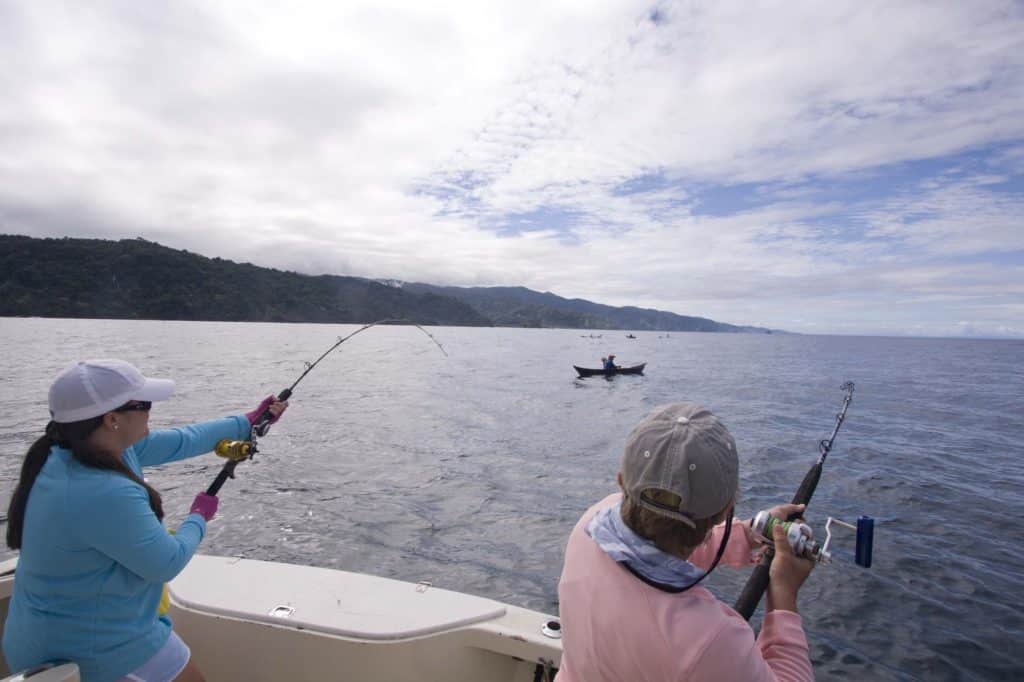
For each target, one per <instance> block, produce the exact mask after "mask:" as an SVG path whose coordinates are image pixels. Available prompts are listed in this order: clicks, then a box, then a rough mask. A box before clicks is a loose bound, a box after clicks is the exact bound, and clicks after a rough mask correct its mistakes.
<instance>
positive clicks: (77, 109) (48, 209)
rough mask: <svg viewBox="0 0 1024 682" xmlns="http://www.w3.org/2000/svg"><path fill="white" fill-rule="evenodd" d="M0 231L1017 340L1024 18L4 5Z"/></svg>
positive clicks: (207, 3) (867, 11)
mask: <svg viewBox="0 0 1024 682" xmlns="http://www.w3.org/2000/svg"><path fill="white" fill-rule="evenodd" d="M0 93H2V95H3V96H2V98H0V233H6V234H25V235H31V236H37V237H56V236H70V237H93V238H102V239H123V238H132V237H143V238H145V239H149V240H152V241H156V242H159V243H161V244H165V245H167V246H171V247H173V248H178V249H187V250H189V251H193V252H196V253H200V254H203V255H206V256H210V257H213V256H219V257H222V258H228V259H231V260H235V261H247V262H252V263H255V264H257V265H262V266H267V267H275V268H280V269H287V270H295V271H298V272H302V273H309V274H324V273H327V274H339V275H356V276H362V277H372V278H381V279H396V280H404V281H418V282H429V283H433V284H442V285H457V286H492V285H505V286H509V285H514V286H519V285H521V286H526V287H529V288H531V289H536V290H538V291H551V292H554V293H556V294H558V295H560V296H565V297H570V298H573V297H579V298H586V299H589V300H592V301H596V302H600V303H605V304H609V305H637V306H642V307H652V308H658V309H661V310H669V311H672V312H676V313H680V314H685V315H699V316H703V317H710V318H712V319H715V320H718V321H721V322H729V323H733V324H749V325H759V326H766V327H771V328H773V329H784V330H788V331H794V332H803V333H826V334H886V335H912V336H953V337H962V336H967V337H995V338H1001V337H1009V338H1024V3H1022V2H1020V1H1019V0H1018V1H1015V2H1000V1H988V0H971V1H970V2H963V1H962V0H958V1H955V2H944V1H942V0H928V1H925V2H915V1H912V0H902V1H900V2H892V1H891V0H887V1H885V2H873V1H871V0H855V1H851V2H846V1H845V0H829V2H824V3H823V2H801V1H793V0H790V1H787V2H758V3H749V2H731V1H727V2H721V1H718V2H699V1H694V2H634V1H632V0H602V2H594V1H593V0H579V1H577V0H544V2H528V1H527V2H524V1H523V0H517V1H516V2H490V1H488V0H473V1H470V2H455V1H441V2H429V3H425V2H399V1H397V0H373V1H372V2H362V1H361V0H346V2H323V3H318V2H301V3H281V2H261V1H259V0H244V1H241V0H238V1H236V0H204V1H203V2H189V1H188V0H180V1H177V2H173V3H140V2H136V1H135V0H122V1H115V2H103V1H98V2H90V3H68V2H63V1H60V2H52V1H50V0H0Z"/></svg>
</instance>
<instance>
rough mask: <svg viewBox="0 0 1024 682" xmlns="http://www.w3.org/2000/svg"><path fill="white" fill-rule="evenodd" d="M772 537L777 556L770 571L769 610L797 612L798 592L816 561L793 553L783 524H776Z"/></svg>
mask: <svg viewBox="0 0 1024 682" xmlns="http://www.w3.org/2000/svg"><path fill="white" fill-rule="evenodd" d="M781 506H783V507H785V506H787V505H781ZM788 506H794V505H788ZM772 538H773V540H774V541H775V558H774V559H772V567H771V569H770V570H769V571H768V579H769V583H768V610H769V611H773V610H775V609H781V610H783V611H794V612H795V611H796V594H797V592H798V591H799V590H800V586H801V585H803V584H804V581H805V580H807V576H809V575H810V574H811V570H812V569H813V568H814V562H813V561H811V560H810V559H805V558H803V557H799V556H797V555H796V554H794V553H793V548H792V547H790V546H789V541H788V540H787V539H786V531H785V529H783V528H782V524H776V525H775V526H774V527H773V528H772Z"/></svg>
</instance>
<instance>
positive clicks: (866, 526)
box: [750, 511, 875, 568]
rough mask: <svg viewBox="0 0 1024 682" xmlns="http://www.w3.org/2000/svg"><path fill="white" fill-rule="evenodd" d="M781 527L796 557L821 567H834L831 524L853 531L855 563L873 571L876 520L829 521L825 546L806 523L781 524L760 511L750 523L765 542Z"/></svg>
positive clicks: (831, 518) (782, 522)
mask: <svg viewBox="0 0 1024 682" xmlns="http://www.w3.org/2000/svg"><path fill="white" fill-rule="evenodd" d="M778 524H781V525H782V528H783V530H785V531H786V540H787V541H788V542H789V546H790V547H792V548H793V553H794V554H796V555H798V556H802V557H805V558H807V559H810V560H812V561H814V562H817V563H820V564H830V563H832V553H831V552H830V551H829V546H830V545H831V544H832V524H836V525H837V526H841V527H843V528H846V529H849V530H852V531H854V532H855V533H856V545H855V547H856V549H855V550H854V563H856V564H857V565H858V566H863V567H864V568H871V552H872V549H873V545H874V538H875V520H874V519H873V518H871V517H870V516H858V517H857V524H856V525H854V524H852V523H846V522H845V521H840V520H839V519H835V518H833V517H831V516H830V517H828V521H826V522H825V542H824V543H823V544H819V543H818V542H817V541H816V540H815V539H814V531H813V530H812V529H811V527H810V526H808V525H807V524H806V523H800V522H798V521H780V520H779V519H777V518H775V517H773V516H772V515H771V514H769V513H768V512H767V511H759V512H757V515H756V516H754V519H753V520H752V521H751V522H750V527H751V528H752V529H753V531H754V532H755V533H756V534H758V535H760V536H761V537H763V538H765V539H766V540H769V541H770V540H772V529H773V528H774V527H775V526H776V525H778Z"/></svg>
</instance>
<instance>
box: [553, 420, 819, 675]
mask: <svg viewBox="0 0 1024 682" xmlns="http://www.w3.org/2000/svg"><path fill="white" fill-rule="evenodd" d="M738 482H739V459H738V457H737V454H736V443H735V441H734V440H733V438H732V436H731V435H730V434H729V432H728V430H727V429H726V428H725V426H724V425H723V424H722V423H721V422H720V421H719V420H718V418H717V417H715V416H714V415H713V414H712V413H711V412H709V411H708V410H706V409H705V408H703V407H701V406H699V405H697V404H695V403H690V402H685V403H675V404H671V405H663V406H661V407H658V408H655V409H654V411H653V412H651V413H650V414H649V415H648V416H647V417H645V418H644V419H643V420H642V421H641V422H640V423H639V424H638V425H637V426H636V427H635V428H634V429H633V431H632V432H631V433H630V435H629V438H628V439H627V441H626V449H625V454H624V456H623V459H622V466H621V469H620V471H619V474H618V483H619V487H620V488H621V490H622V492H621V493H617V494H614V495H610V496H609V497H607V498H605V499H604V500H601V501H600V502H598V503H597V504H595V505H594V506H592V507H591V508H590V509H588V510H587V511H586V512H585V513H584V514H583V517H582V518H581V519H580V521H579V523H577V524H576V527H575V528H574V529H573V531H572V534H571V535H570V536H569V542H568V545H567V547H566V549H565V564H564V567H563V569H562V577H561V580H560V581H559V584H558V599H559V611H560V613H561V620H562V664H561V669H560V670H559V673H558V675H557V677H556V678H555V679H556V680H557V681H558V682H576V681H578V680H585V681H586V682H611V681H613V680H650V681H652V682H653V681H654V680H744V681H756V680H764V681H768V680H773V681H774V680H787V681H804V680H813V679H814V671H813V669H812V667H811V661H810V656H809V654H808V647H807V638H806V636H805V635H804V631H803V626H802V622H801V619H800V616H799V614H798V613H797V608H796V602H797V591H798V590H799V589H800V586H801V585H802V584H803V582H804V580H805V579H806V578H807V576H808V575H809V574H810V572H811V568H812V567H813V563H812V562H811V561H810V560H808V559H803V558H800V557H797V556H796V555H794V553H793V550H792V549H791V548H790V545H789V543H788V542H787V541H786V538H785V533H784V532H782V531H781V528H780V526H781V524H779V525H778V526H776V527H775V535H774V545H775V558H774V560H773V561H772V565H771V573H770V575H771V582H770V585H769V588H768V603H767V610H766V613H765V618H764V623H763V625H762V627H761V634H760V636H759V637H758V638H757V639H756V640H755V639H754V635H753V632H752V631H751V629H750V626H749V625H748V624H747V622H746V621H745V620H744V619H743V617H742V616H740V615H739V614H738V613H736V612H735V611H734V610H733V609H731V608H730V607H728V606H726V605H725V604H722V603H721V602H719V601H718V600H717V599H716V598H715V597H714V595H713V594H711V592H709V591H708V590H707V589H705V588H704V587H702V586H700V585H699V584H698V583H699V582H700V581H701V580H702V579H703V578H704V577H705V576H706V575H707V574H708V573H710V572H711V571H712V570H714V568H715V566H716V565H717V563H718V561H719V559H721V560H722V561H723V562H724V563H726V564H728V565H731V566H746V565H752V564H753V559H754V556H755V550H756V549H758V548H760V547H762V546H763V545H761V544H760V540H759V539H758V538H756V537H755V534H754V532H753V531H752V530H751V529H750V523H749V521H734V520H733V512H734V508H735V504H736V494H737V490H738V485H739V483H738ZM802 511H803V505H792V504H783V505H779V506H777V507H773V508H772V509H771V510H769V513H771V515H772V516H774V517H776V518H780V519H785V518H787V517H788V516H789V515H790V514H794V513H799V512H802Z"/></svg>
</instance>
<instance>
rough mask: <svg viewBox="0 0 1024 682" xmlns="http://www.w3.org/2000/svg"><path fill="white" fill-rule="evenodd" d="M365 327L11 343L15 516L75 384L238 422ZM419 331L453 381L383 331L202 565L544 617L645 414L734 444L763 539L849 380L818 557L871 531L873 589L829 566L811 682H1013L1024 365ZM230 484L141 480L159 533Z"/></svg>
mask: <svg viewBox="0 0 1024 682" xmlns="http://www.w3.org/2000/svg"><path fill="white" fill-rule="evenodd" d="M355 328H356V327H354V326H350V325H337V326H333V325H277V324H235V323H205V322H157V321H141V322H136V321H108V320H46V319H0V342H2V349H3V352H2V353H0V377H2V384H0V408H2V409H0V477H2V480H3V491H4V494H9V491H10V489H11V487H12V485H13V481H14V479H15V477H16V474H17V469H18V467H19V465H20V461H21V457H22V456H23V453H24V451H25V449H26V448H27V446H28V444H29V443H30V441H31V440H32V439H33V438H35V437H36V436H37V435H38V434H39V433H40V432H41V429H42V427H43V425H44V424H45V422H46V420H47V411H46V390H47V386H48V384H49V381H50V380H51V378H52V376H53V375H54V374H55V372H57V371H58V370H59V369H60V368H61V367H63V366H64V365H65V364H66V363H68V362H70V361H72V360H75V359H79V358H84V357H119V358H123V359H126V360H129V361H131V362H133V363H135V364H136V365H138V366H139V367H140V368H141V369H142V370H143V371H144V372H146V373H147V374H151V375H154V376H160V377H171V378H174V379H175V380H176V381H177V384H178V391H177V394H176V395H175V397H174V398H173V399H172V400H170V401H168V402H166V403H161V404H160V405H159V406H158V407H157V408H155V409H154V410H153V413H152V423H153V425H154V426H155V427H162V426H171V425H178V424H184V423H188V422H191V421H198V420H202V419H207V418H213V417H217V416H222V415H226V414H234V413H238V412H241V411H243V410H247V409H250V408H251V407H252V406H253V405H254V404H255V403H256V402H257V401H258V400H259V399H260V398H262V397H263V396H265V395H267V394H268V393H270V392H275V393H276V392H278V391H280V390H281V389H283V388H285V387H286V386H288V385H289V384H291V383H292V382H293V381H294V380H295V378H297V376H298V375H299V373H300V372H301V371H302V369H303V362H304V361H311V360H313V359H315V358H316V357H317V356H318V355H319V354H320V353H322V352H323V351H324V350H326V349H327V348H328V347H329V346H330V345H331V344H332V343H333V342H334V341H335V340H336V339H337V338H338V337H339V336H342V335H344V334H346V333H349V332H351V331H352V330H354V329H355ZM431 332H432V333H433V334H434V335H435V336H436V337H437V339H438V340H439V341H440V342H441V343H442V344H443V345H444V347H445V349H446V350H447V352H448V354H449V356H448V357H445V356H444V355H443V354H442V353H441V352H440V351H439V350H438V348H437V347H436V346H435V345H434V344H433V343H432V342H431V341H430V340H429V339H428V338H427V337H426V336H424V335H423V334H422V333H421V332H419V331H418V330H416V329H415V328H412V327H375V328H372V329H370V330H367V331H365V332H363V333H361V334H359V335H357V336H355V337H353V338H352V339H350V340H349V341H347V342H346V343H345V344H343V345H342V346H341V347H339V349H338V350H336V351H335V352H334V353H333V354H332V355H330V356H328V357H327V359H325V360H324V361H323V362H322V363H321V364H320V366H318V367H317V368H316V369H315V370H314V371H313V372H312V373H311V374H309V376H308V377H307V378H306V379H305V380H304V381H303V382H302V383H301V384H300V385H299V386H298V388H297V389H296V391H295V395H294V397H293V399H292V406H291V409H290V410H289V412H288V414H287V415H286V417H285V418H284V419H283V420H282V421H281V422H280V423H279V424H278V425H277V426H275V428H274V430H273V431H272V432H271V434H270V435H268V437H267V438H265V439H264V440H263V441H262V453H261V454H260V455H258V457H257V459H256V461H255V462H253V463H246V464H243V465H242V466H240V467H239V469H238V477H237V479H235V480H233V481H229V482H228V483H227V485H225V487H224V489H223V490H222V491H221V505H220V512H219V514H218V516H217V519H216V520H215V521H214V522H213V523H212V524H211V530H210V533H209V534H208V536H207V538H206V539H205V540H204V542H203V545H202V546H201V551H203V552H206V553H211V554H231V555H244V556H247V557H251V558H258V559H265V560H276V561H284V562H292V563H306V564H313V565H316V566H325V567H334V568H343V569H345V570H350V571H361V572H367V573H373V574H376V575H382V576H388V577H392V578H398V579H402V580H410V581H420V580H428V581H430V582H432V583H433V584H434V585H437V586H440V587H445V588H449V589H454V590H459V591H464V592H470V593H474V594H479V595H483V596H487V597H491V598H494V599H498V600H501V601H505V602H510V603H513V604H518V605H522V606H526V607H529V608H533V609H538V610H541V611H545V612H548V613H556V612H557V608H558V604H557V583H558V576H559V572H560V570H561V562H562V549H563V547H564V543H565V540H566V537H567V535H568V533H569V531H570V530H571V528H572V526H573V524H574V523H575V522H576V520H577V519H578V517H579V515H580V513H581V512H583V510H584V509H586V508H587V507H588V506H589V505H590V504H591V503H593V502H594V501H595V500H598V499H600V498H601V497H603V496H604V495H606V494H607V493H609V492H612V491H613V490H614V485H615V484H614V480H615V474H616V471H617V467H618V462H619V457H620V455H621V451H622V447H623V443H624V440H625V437H626V434H627V433H628V432H629V430H630V428H631V427H632V426H633V425H634V424H635V423H636V422H637V421H638V420H639V419H640V418H641V417H642V416H643V415H644V414H645V413H646V412H648V411H649V410H650V409H651V408H652V407H654V406H655V405H658V404H661V403H665V402H670V401H675V400H680V399H691V400H697V401H699V402H702V403H704V404H705V405H707V406H708V407H710V408H711V409H712V410H714V411H715V412H716V413H717V414H718V415H719V416H720V417H721V418H722V419H723V420H724V421H725V422H726V424H727V425H728V426H729V428H730V430H731V431H732V433H733V434H734V436H735V437H736V440H737V442H738V444H739V446H740V453H741V454H740V456H741V496H742V498H741V502H740V511H741V513H742V514H743V515H744V516H749V515H751V514H753V513H754V512H756V511H757V510H759V509H762V508H766V507H768V506H771V505H772V504H775V503H778V502H782V501H788V499H789V498H790V497H791V496H792V495H793V493H794V492H795V490H796V487H797V485H798V484H799V482H800V480H801V478H802V477H803V475H804V473H805V472H806V470H807V469H808V467H809V466H810V465H811V464H812V463H813V462H814V460H815V458H816V456H817V442H818V441H819V440H820V439H821V438H823V437H826V436H827V435H828V434H829V433H830V432H831V429H832V426H833V424H834V419H835V414H836V412H837V410H838V408H839V406H840V404H841V401H842V397H843V394H842V392H841V391H840V390H839V385H840V384H841V383H842V382H843V381H846V380H851V381H854V382H856V385H857V390H856V394H855V396H854V402H853V404H852V406H851V407H850V411H849V415H848V419H847V422H846V424H845V425H844V426H843V430H842V431H841V432H840V434H839V436H838V438H837V439H836V444H835V449H834V450H833V452H832V454H831V455H830V457H829V460H828V462H827V465H826V468H825V472H824V475H823V477H822V480H821V484H820V485H819V487H818V491H817V494H816V495H815V497H814V500H813V502H812V505H811V506H810V508H809V513H808V518H809V520H810V522H811V524H812V525H813V526H814V527H815V530H816V531H817V532H818V533H821V534H823V532H824V528H823V527H824V521H825V519H826V518H827V517H828V516H835V517H837V518H841V519H846V520H853V519H855V518H856V517H857V515H859V514H868V515H870V516H874V517H875V518H876V519H877V530H876V533H875V556H874V565H873V567H872V568H871V569H870V570H865V569H862V568H860V567H857V566H856V565H854V564H852V563H851V562H843V561H837V562H836V563H834V564H832V565H831V566H824V567H819V568H817V569H816V570H815V571H814V573H813V574H812V576H811V578H810V579H809V581H808V583H807V585H806V586H805V588H804V589H803V591H802V592H801V599H800V607H801V611H802V613H803V616H804V623H805V625H806V628H807V631H808V636H809V639H810V643H811V655H812V658H813V661H814V666H815V671H816V674H817V677H818V679H821V680H829V679H855V680H911V679H925V680H964V679H1020V678H1022V677H1024V616H1022V615H1021V613H1022V610H1024V570H1022V568H1021V566H1022V562H1021V559H1020V557H1021V548H1022V546H1024V531H1022V524H1021V521H1020V514H1021V510H1024V467H1022V463H1021V462H1022V455H1024V446H1022V444H1021V439H1022V436H1024V342H1021V341H965V340H941V339H902V338H900V339H896V338H868V337H823V336H788V335H772V336H755V335H730V334H698V333H690V334H683V333H672V334H670V335H665V334H664V333H661V334H659V333H657V332H636V337H637V338H636V339H635V340H633V339H627V338H626V332H603V333H600V334H601V338H590V336H589V334H590V332H580V331H576V330H525V329H469V328H452V327H441V328H433V329H431ZM598 333H599V332H594V334H598ZM607 353H615V354H616V355H617V359H618V361H619V362H620V363H622V364H629V363H631V362H632V361H646V362H647V374H646V376H642V377H628V376H624V377H616V378H614V379H613V380H605V379H604V378H597V379H587V380H578V379H576V378H575V373H574V371H573V369H572V365H573V364H583V365H592V366H596V365H597V363H598V361H599V358H600V356H602V355H605V354H607ZM219 465H220V461H218V460H217V458H215V457H213V456H210V457H206V458H201V459H199V460H198V461H197V460H192V461H190V462H184V463H179V464H174V465H170V466H167V467H164V468H163V469H160V470H156V471H153V472H151V473H150V474H149V478H150V481H151V482H153V483H154V484H155V485H156V486H157V487H158V488H159V489H160V490H161V491H162V492H163V494H164V499H165V502H164V506H165V509H167V510H168V520H169V521H170V522H171V523H176V522H177V520H178V519H180V518H181V517H183V516H184V515H185V513H186V511H187V509H188V506H189V504H190V502H191V500H192V497H193V496H194V495H195V494H196V493H197V492H199V491H200V490H203V489H205V487H206V486H207V485H208V484H209V483H210V482H211V481H212V479H213V478H214V476H215V475H216V473H217V471H218V470H219ZM841 539H842V540H845V539H848V536H843V538H841ZM840 546H841V547H842V545H840ZM845 546H846V548H847V549H848V550H851V551H852V544H850V543H847V544H846V545H845ZM745 579H746V573H745V572H737V571H734V570H731V569H720V570H719V571H717V572H716V573H715V574H714V575H713V577H712V578H711V580H710V587H711V589H712V590H713V591H714V592H715V593H716V594H717V595H718V596H719V597H721V598H722V599H724V600H726V601H727V602H729V603H732V602H733V600H734V599H735V597H736V596H737V595H738V593H739V591H740V589H741V587H742V585H743V582H744V581H745ZM759 618H760V615H758V616H757V617H756V619H755V620H757V619H759Z"/></svg>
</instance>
